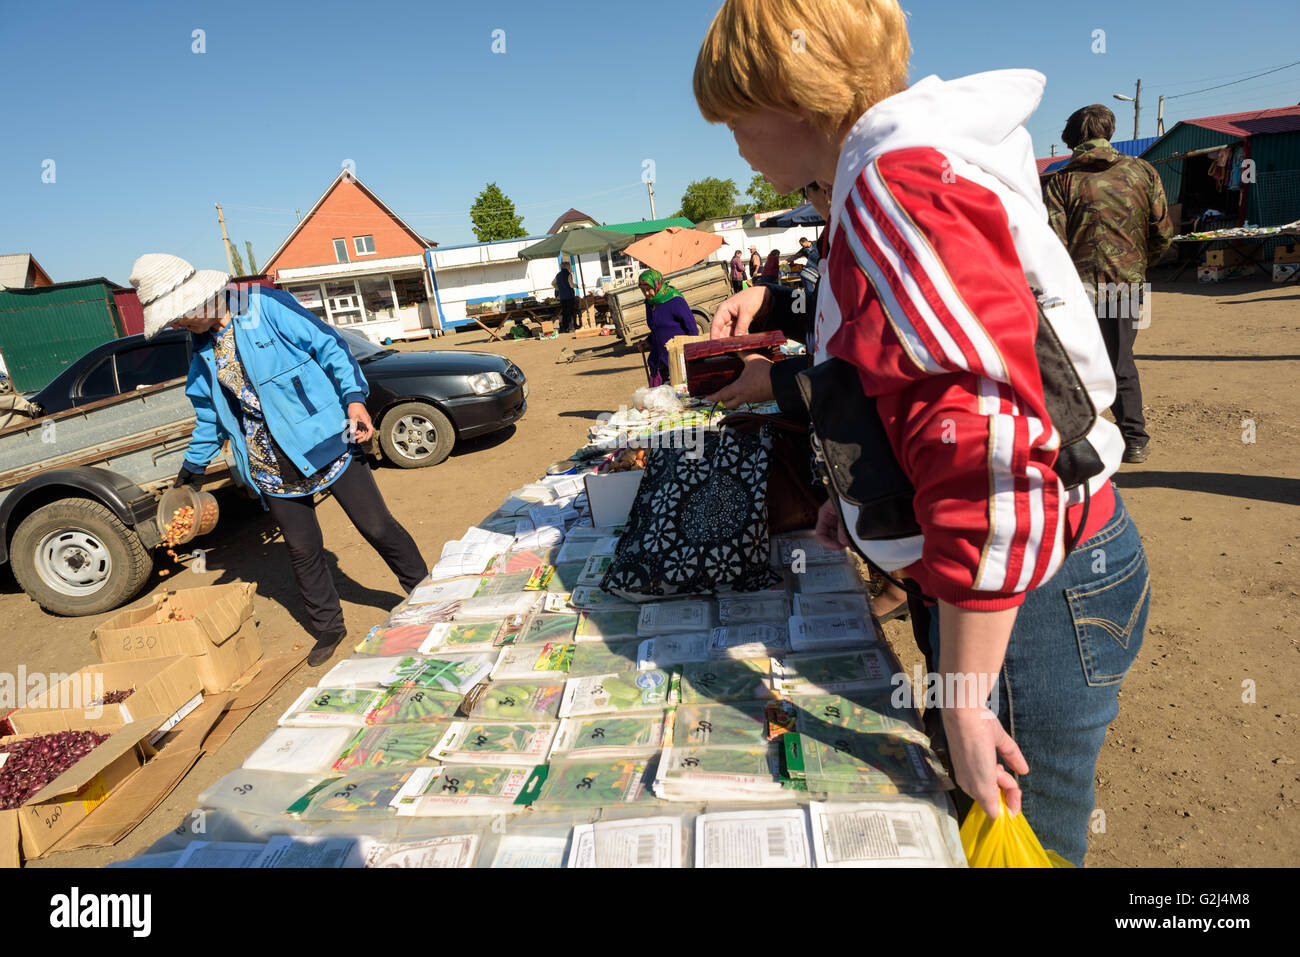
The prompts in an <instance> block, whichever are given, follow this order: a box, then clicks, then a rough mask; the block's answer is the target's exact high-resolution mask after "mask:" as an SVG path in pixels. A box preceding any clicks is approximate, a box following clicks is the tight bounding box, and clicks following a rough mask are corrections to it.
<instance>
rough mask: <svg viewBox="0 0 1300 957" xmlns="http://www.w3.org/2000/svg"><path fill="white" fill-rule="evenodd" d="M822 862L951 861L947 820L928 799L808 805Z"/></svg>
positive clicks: (847, 864)
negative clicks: (946, 831) (946, 829)
mask: <svg viewBox="0 0 1300 957" xmlns="http://www.w3.org/2000/svg"><path fill="white" fill-rule="evenodd" d="M808 811H809V813H810V816H811V818H812V832H813V854H814V859H815V860H816V862H817V866H818V867H948V866H951V864H952V859H951V855H950V854H949V852H948V850H947V842H946V841H945V840H944V836H943V823H942V822H941V820H940V817H939V815H938V813H937V812H936V811H935V809H934V806H933V805H931V804H928V803H926V802H924V801H917V800H909V801H857V802H854V803H852V804H848V803H845V804H823V803H821V802H819V801H813V802H812V803H811V804H809V806H808Z"/></svg>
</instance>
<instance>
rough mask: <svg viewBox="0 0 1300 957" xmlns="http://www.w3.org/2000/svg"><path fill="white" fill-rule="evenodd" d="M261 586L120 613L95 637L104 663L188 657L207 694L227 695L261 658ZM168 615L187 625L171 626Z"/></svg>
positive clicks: (168, 599)
mask: <svg viewBox="0 0 1300 957" xmlns="http://www.w3.org/2000/svg"><path fill="white" fill-rule="evenodd" d="M256 590H257V586H256V585H254V584H252V583H249V582H235V583H232V584H229V585H207V586H202V587H199V588H187V589H184V590H182V591H173V592H167V593H166V594H165V595H163V596H161V597H160V598H159V599H158V600H157V601H155V602H154V603H153V604H151V605H148V606H146V607H144V608H136V609H131V610H128V611H124V612H120V613H119V614H116V615H114V616H113V617H112V618H110V619H108V620H107V621H105V622H104V623H103V624H101V625H100V626H99V627H98V628H96V629H95V630H94V632H93V633H92V635H91V645H92V646H93V647H94V649H95V653H96V654H97V655H98V656H99V659H100V661H104V662H113V661H133V660H137V659H140V658H156V657H160V656H171V655H187V656H189V657H190V658H192V659H194V667H195V669H196V671H197V672H198V675H199V681H200V682H201V683H202V685H203V690H204V691H206V692H207V693H209V694H216V693H219V692H222V691H225V690H226V689H227V688H229V687H230V685H231V684H232V683H233V682H234V680H235V679H236V678H238V677H239V676H240V675H242V674H243V673H244V672H245V671H247V670H248V669H249V667H251V666H252V665H253V664H254V663H255V662H256V661H257V660H258V659H259V658H261V656H262V642H261V637H260V635H259V633H258V631H257V627H256V623H255V622H254V623H253V625H252V627H251V628H250V627H248V622H249V620H250V618H251V616H252V614H253V595H254V593H255V592H256ZM169 611H175V612H176V613H178V614H180V615H183V616H185V620H181V621H167V620H165V617H166V615H167V614H168V612H169Z"/></svg>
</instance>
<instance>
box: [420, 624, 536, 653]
mask: <svg viewBox="0 0 1300 957" xmlns="http://www.w3.org/2000/svg"><path fill="white" fill-rule="evenodd" d="M510 620H515V621H517V625H516V627H517V628H518V629H521V628H522V627H523V625H524V622H523V620H522V619H504V618H503V619H500V620H498V621H449V622H443V623H442V624H438V625H434V626H433V627H432V628H431V629H430V630H429V636H428V638H426V639H425V640H424V642H423V643H422V644H421V645H420V648H419V652H420V654H422V655H433V654H437V653H438V652H442V651H491V650H493V649H494V648H497V647H499V646H500V645H501V644H506V643H507V642H503V641H501V640H500V639H501V638H502V637H503V636H504V635H505V632H506V628H507V622H508V621H510ZM517 633H518V632H517V631H516V634H517Z"/></svg>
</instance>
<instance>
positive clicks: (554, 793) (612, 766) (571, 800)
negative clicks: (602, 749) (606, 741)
mask: <svg viewBox="0 0 1300 957" xmlns="http://www.w3.org/2000/svg"><path fill="white" fill-rule="evenodd" d="M651 760H652V759H651V758H647V757H628V758H603V759H599V760H575V761H567V760H564V761H554V762H552V764H551V766H550V773H549V774H548V775H547V777H546V783H545V784H544V785H542V790H541V794H540V795H539V797H538V798H537V804H539V805H554V806H563V807H580V808H598V807H605V806H607V805H611V804H628V803H631V802H633V801H638V800H641V799H642V798H643V797H645V795H646V791H647V787H646V769H647V768H648V767H649V766H650V762H651Z"/></svg>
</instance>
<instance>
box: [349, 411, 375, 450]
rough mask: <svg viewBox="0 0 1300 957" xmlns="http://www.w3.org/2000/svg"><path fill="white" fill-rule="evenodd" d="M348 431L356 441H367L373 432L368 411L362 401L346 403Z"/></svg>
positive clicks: (373, 427)
mask: <svg viewBox="0 0 1300 957" xmlns="http://www.w3.org/2000/svg"><path fill="white" fill-rule="evenodd" d="M348 431H349V433H351V437H352V441H354V442H358V443H360V442H369V441H370V437H371V436H372V435H374V434H375V426H374V424H373V423H372V422H371V421H370V413H369V412H367V411H366V407H365V404H364V403H362V402H353V403H350V404H349V405H348Z"/></svg>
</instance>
